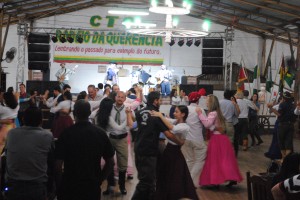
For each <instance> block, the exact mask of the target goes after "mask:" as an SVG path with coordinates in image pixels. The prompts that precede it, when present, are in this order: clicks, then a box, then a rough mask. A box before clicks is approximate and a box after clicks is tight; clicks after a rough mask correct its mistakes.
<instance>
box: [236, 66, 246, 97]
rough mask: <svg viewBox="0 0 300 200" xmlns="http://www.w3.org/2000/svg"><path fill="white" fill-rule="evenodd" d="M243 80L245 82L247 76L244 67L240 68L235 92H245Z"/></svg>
mask: <svg viewBox="0 0 300 200" xmlns="http://www.w3.org/2000/svg"><path fill="white" fill-rule="evenodd" d="M241 66H242V65H241ZM245 80H247V75H246V73H245V69H244V67H241V68H240V71H239V77H238V86H237V91H244V90H245V85H244V81H245Z"/></svg>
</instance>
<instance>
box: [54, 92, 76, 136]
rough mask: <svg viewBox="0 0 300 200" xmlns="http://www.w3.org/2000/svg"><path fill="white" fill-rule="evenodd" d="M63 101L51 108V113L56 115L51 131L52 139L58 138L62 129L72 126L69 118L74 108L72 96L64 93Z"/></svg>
mask: <svg viewBox="0 0 300 200" xmlns="http://www.w3.org/2000/svg"><path fill="white" fill-rule="evenodd" d="M63 99H64V100H63V101H61V102H59V103H58V105H57V106H55V107H54V108H53V112H54V113H56V116H55V118H54V121H53V125H52V129H51V131H52V134H53V137H54V138H58V137H59V136H60V134H61V133H62V132H63V130H64V129H66V128H68V127H70V126H71V125H73V124H74V123H73V119H72V117H71V116H70V114H71V112H72V109H73V107H74V102H72V94H71V93H70V92H69V91H66V92H65V93H64V94H63Z"/></svg>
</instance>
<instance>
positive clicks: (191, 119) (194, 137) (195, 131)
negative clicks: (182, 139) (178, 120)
mask: <svg viewBox="0 0 300 200" xmlns="http://www.w3.org/2000/svg"><path fill="white" fill-rule="evenodd" d="M196 107H197V104H195V103H191V104H190V105H189V106H188V109H189V115H188V117H187V119H186V123H187V124H188V125H189V126H190V131H189V133H188V134H187V136H186V139H187V140H191V141H196V142H199V143H202V142H203V141H204V139H203V134H202V129H203V124H202V123H201V121H200V119H199V117H198V114H197V113H196ZM201 110H202V113H203V114H205V111H204V110H203V109H202V108H201Z"/></svg>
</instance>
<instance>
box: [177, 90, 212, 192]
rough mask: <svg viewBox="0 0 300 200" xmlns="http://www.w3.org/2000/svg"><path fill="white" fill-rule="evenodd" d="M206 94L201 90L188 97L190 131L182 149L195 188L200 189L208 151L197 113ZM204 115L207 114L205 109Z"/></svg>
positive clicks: (187, 121) (187, 120)
mask: <svg viewBox="0 0 300 200" xmlns="http://www.w3.org/2000/svg"><path fill="white" fill-rule="evenodd" d="M205 94H206V91H205V90H204V89H201V90H199V91H198V92H191V93H190V94H189V96H188V98H189V102H190V105H189V106H188V109H189V115H188V117H187V119H186V123H187V124H188V125H189V126H190V131H189V132H188V133H187V135H186V139H185V143H184V145H183V146H182V148H181V150H182V153H183V155H184V157H185V160H186V163H187V165H188V168H189V171H190V174H191V177H192V179H193V182H194V185H195V187H199V182H198V181H199V176H200V173H201V171H202V168H203V165H204V162H205V158H206V149H207V147H206V144H205V142H204V139H203V134H202V130H203V125H202V123H201V121H200V119H199V117H198V114H197V113H196V108H197V107H198V103H199V99H200V98H201V96H204V95H205ZM201 109H202V108H201ZM202 113H205V112H204V110H203V109H202Z"/></svg>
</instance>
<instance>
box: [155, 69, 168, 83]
mask: <svg viewBox="0 0 300 200" xmlns="http://www.w3.org/2000/svg"><path fill="white" fill-rule="evenodd" d="M155 77H156V78H159V79H160V80H161V81H164V82H168V81H170V80H171V78H172V73H171V71H169V70H167V69H164V70H163V69H161V70H159V71H158V72H157V73H156V75H155Z"/></svg>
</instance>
